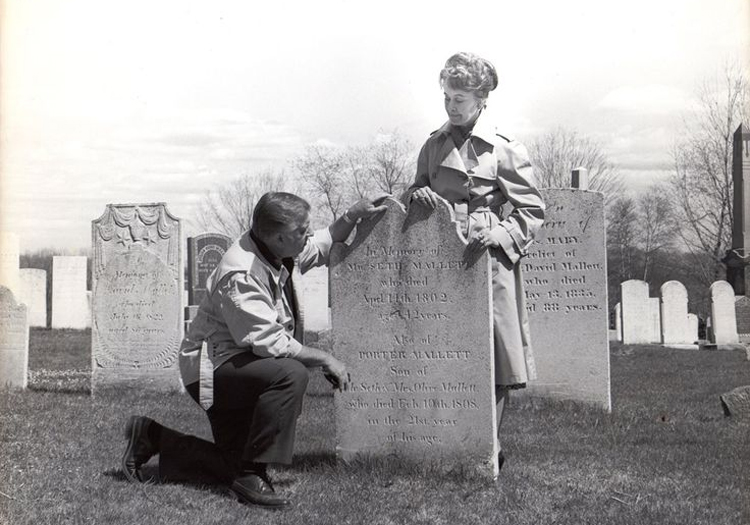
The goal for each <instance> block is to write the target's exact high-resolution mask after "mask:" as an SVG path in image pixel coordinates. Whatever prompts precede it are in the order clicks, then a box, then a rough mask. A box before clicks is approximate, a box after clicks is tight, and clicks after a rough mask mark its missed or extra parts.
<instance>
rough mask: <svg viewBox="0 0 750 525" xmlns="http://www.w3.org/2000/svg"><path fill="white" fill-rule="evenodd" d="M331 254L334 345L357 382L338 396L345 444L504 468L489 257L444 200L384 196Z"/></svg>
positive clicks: (448, 464)
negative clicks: (469, 241)
mask: <svg viewBox="0 0 750 525" xmlns="http://www.w3.org/2000/svg"><path fill="white" fill-rule="evenodd" d="M385 202H386V204H387V206H388V210H387V212H386V213H384V214H382V215H379V216H378V217H376V218H374V219H373V220H371V221H364V222H362V223H361V224H360V225H359V226H358V227H357V233H356V236H355V238H354V240H353V241H352V243H351V245H350V246H346V245H345V244H343V243H337V244H335V245H334V246H333V249H332V252H331V259H330V261H331V262H330V283H331V308H332V327H333V328H332V329H333V351H334V353H335V355H336V356H337V357H340V358H341V359H342V360H344V361H345V362H346V364H347V369H348V370H349V372H350V373H351V377H352V385H351V388H350V389H349V390H348V391H344V392H341V393H337V394H336V396H335V411H336V450H337V454H338V456H339V457H340V458H342V459H344V460H346V459H349V458H354V457H357V456H390V455H393V456H396V457H399V458H403V459H404V460H408V461H419V462H424V461H427V462H430V463H434V464H435V465H438V466H440V467H441V468H445V469H451V468H461V469H462V470H468V471H475V472H477V473H478V474H479V475H481V476H484V477H487V478H491V477H494V476H496V475H497V473H498V465H497V452H498V450H497V443H496V417H495V398H494V366H493V351H492V318H491V312H492V309H491V304H490V301H491V288H490V273H489V272H490V269H489V268H490V266H489V258H488V256H487V254H486V253H483V254H481V257H479V258H477V256H471V255H470V254H468V252H467V250H466V242H465V241H464V239H463V237H462V236H461V235H460V234H459V233H458V229H457V225H456V223H455V222H453V221H452V217H453V212H452V210H451V209H450V208H449V206H448V205H447V204H446V203H445V202H444V201H442V200H441V201H440V203H439V205H438V207H437V209H436V210H434V212H432V213H429V212H428V211H427V210H426V209H424V208H421V207H419V206H413V207H412V208H411V210H410V211H409V213H408V215H407V214H406V212H405V211H404V208H403V207H402V205H401V204H400V203H398V202H396V201H395V200H393V199H387V200H386V201H385Z"/></svg>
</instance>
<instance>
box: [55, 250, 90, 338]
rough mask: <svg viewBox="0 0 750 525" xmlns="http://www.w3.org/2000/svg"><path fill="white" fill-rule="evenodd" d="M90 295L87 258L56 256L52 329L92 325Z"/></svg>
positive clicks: (79, 327) (81, 256) (80, 327)
mask: <svg viewBox="0 0 750 525" xmlns="http://www.w3.org/2000/svg"><path fill="white" fill-rule="evenodd" d="M90 315H91V314H90V313H89V302H88V298H87V297H86V257H85V256H83V255H73V256H71V255H56V256H54V257H53V258H52V328H77V329H84V328H88V327H89V326H90V324H89V318H90Z"/></svg>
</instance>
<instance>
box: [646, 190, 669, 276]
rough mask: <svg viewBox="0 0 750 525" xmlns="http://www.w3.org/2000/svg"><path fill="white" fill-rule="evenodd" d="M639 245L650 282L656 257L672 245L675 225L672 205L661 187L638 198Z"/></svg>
mask: <svg viewBox="0 0 750 525" xmlns="http://www.w3.org/2000/svg"><path fill="white" fill-rule="evenodd" d="M637 204H638V206H637V207H638V215H639V218H638V222H637V232H638V245H639V247H640V250H641V253H642V256H643V272H642V277H641V279H643V280H644V281H648V280H649V277H650V271H651V269H652V266H653V264H654V260H655V256H656V254H657V253H658V252H659V251H662V250H666V249H668V248H669V247H670V246H671V245H672V241H673V239H674V232H675V223H674V221H673V220H672V204H671V202H670V200H669V197H667V194H666V193H665V192H664V191H662V190H661V189H660V187H659V186H652V187H651V188H650V189H649V191H647V192H646V193H644V194H642V195H640V196H639V197H638V202H637Z"/></svg>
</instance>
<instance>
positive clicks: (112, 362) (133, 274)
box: [91, 203, 184, 390]
mask: <svg viewBox="0 0 750 525" xmlns="http://www.w3.org/2000/svg"><path fill="white" fill-rule="evenodd" d="M91 227H92V244H93V247H92V248H93V249H92V253H93V257H94V259H93V276H92V288H93V313H94V315H93V323H92V330H91V345H92V346H91V354H92V373H93V377H92V387H93V388H94V389H95V388H97V387H99V386H102V385H106V384H117V385H133V386H143V385H151V386H153V387H156V388H158V389H164V390H172V389H177V388H180V383H179V373H178V369H177V353H178V351H179V345H180V341H181V339H182V294H183V289H184V287H183V267H182V256H181V249H180V248H181V236H180V234H181V229H180V221H179V219H177V218H175V217H174V216H172V215H171V214H170V213H169V212H168V211H167V208H166V205H165V204H164V203H156V204H108V205H107V208H106V210H105V212H104V214H103V215H102V216H101V217H100V218H98V219H96V220H95V221H92V224H91Z"/></svg>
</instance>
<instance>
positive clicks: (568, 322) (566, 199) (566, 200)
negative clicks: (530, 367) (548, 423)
mask: <svg viewBox="0 0 750 525" xmlns="http://www.w3.org/2000/svg"><path fill="white" fill-rule="evenodd" d="M542 197H543V198H544V202H545V204H546V207H547V211H546V212H545V221H544V225H543V227H542V229H541V231H540V232H539V235H538V236H537V240H536V242H535V243H534V244H533V245H532V246H531V248H530V249H529V254H528V256H527V257H525V258H524V259H522V260H521V262H520V265H521V271H522V272H523V280H524V286H525V294H526V308H527V311H528V313H529V325H530V329H531V346H532V348H533V350H534V357H535V360H536V367H537V380H536V381H531V382H530V383H529V384H528V387H527V389H526V391H525V392H523V391H522V395H532V396H544V397H551V398H555V399H569V400H575V401H582V402H585V403H589V404H593V405H595V406H598V407H601V408H604V409H606V410H611V407H612V403H611V396H610V368H609V334H608V330H609V315H608V311H607V309H608V308H607V268H606V252H605V238H604V235H605V231H604V230H605V221H604V197H603V195H602V194H601V193H598V192H592V191H581V190H575V189H547V190H542Z"/></svg>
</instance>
